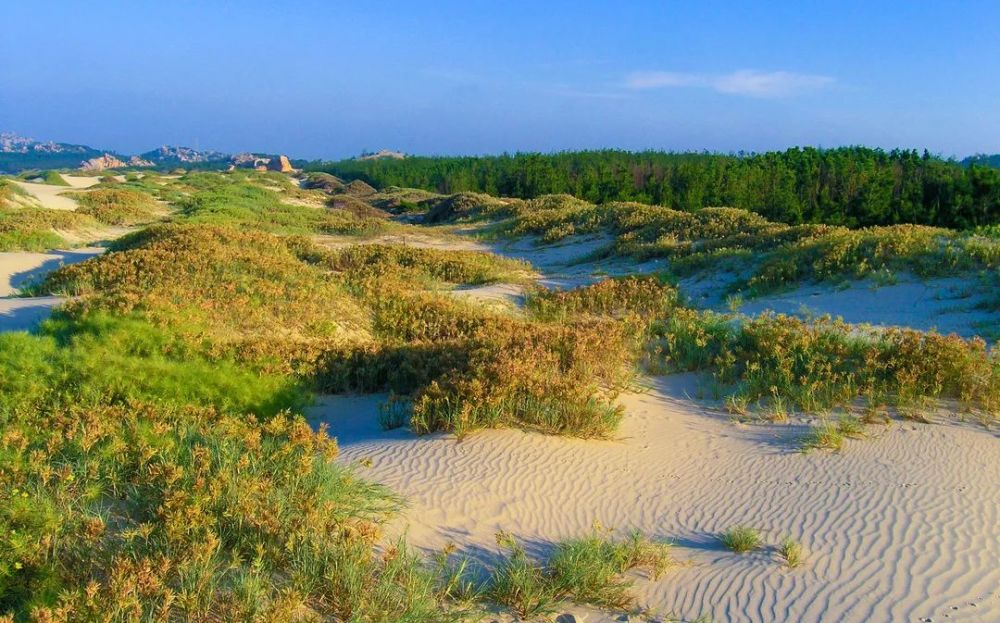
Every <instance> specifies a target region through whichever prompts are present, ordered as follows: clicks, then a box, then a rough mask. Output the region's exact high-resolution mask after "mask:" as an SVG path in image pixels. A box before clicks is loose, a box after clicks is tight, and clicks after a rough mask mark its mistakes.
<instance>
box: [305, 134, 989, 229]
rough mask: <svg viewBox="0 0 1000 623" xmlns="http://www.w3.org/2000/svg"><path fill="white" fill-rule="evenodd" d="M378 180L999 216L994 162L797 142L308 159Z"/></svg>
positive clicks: (844, 217)
mask: <svg viewBox="0 0 1000 623" xmlns="http://www.w3.org/2000/svg"><path fill="white" fill-rule="evenodd" d="M307 168H308V169H310V170H321V171H326V172H328V173H332V174H334V175H338V176H340V177H344V178H348V179H363V180H365V181H366V182H368V183H369V184H372V185H374V186H376V187H380V188H381V187H385V186H404V187H414V188H423V189H426V190H432V191H437V192H442V193H452V192H460V191H478V192H485V193H489V194H492V195H502V196H509V197H522V198H531V197H536V196H538V195H543V194H548V193H569V194H572V195H574V196H576V197H580V198H582V199H586V200H587V201H591V202H594V203H604V202H608V201H638V202H642V203H650V204H658V205H664V206H669V207H672V208H676V209H681V210H693V209H697V208H701V207H706V206H732V207H737V208H744V209H748V210H752V211H754V212H758V213H760V214H762V215H764V216H765V217H767V218H768V219H771V220H775V221H782V222H785V223H792V224H798V223H830V224H839V225H848V226H868V225H890V224H897V223H917V224H925V225H937V226H942V227H959V228H965V227H974V226H978V225H990V224H996V223H998V222H1000V169H996V168H993V167H988V166H981V165H980V164H979V163H976V162H973V163H971V164H969V165H968V166H963V164H962V163H959V162H956V161H954V160H944V159H941V158H938V157H935V156H932V155H930V154H928V153H927V152H926V151H925V152H924V153H922V154H921V153H918V152H916V151H907V150H893V151H889V152H886V151H882V150H879V149H869V148H864V147H844V148H838V149H815V148H795V149H789V150H787V151H783V152H768V153H762V154H731V155H723V154H711V153H667V152H652V151H647V152H627V151H616V150H605V151H583V152H560V153H555V154H533V153H530V154H529V153H524V154H504V155H501V156H485V157H410V158H406V159H402V160H394V159H381V160H345V161H341V162H333V163H330V162H327V163H313V164H312V165H310V166H309V167H307Z"/></svg>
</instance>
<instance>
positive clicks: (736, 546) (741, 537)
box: [719, 526, 764, 554]
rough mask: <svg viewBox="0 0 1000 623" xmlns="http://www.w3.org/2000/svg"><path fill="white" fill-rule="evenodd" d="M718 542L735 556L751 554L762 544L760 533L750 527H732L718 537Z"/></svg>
mask: <svg viewBox="0 0 1000 623" xmlns="http://www.w3.org/2000/svg"><path fill="white" fill-rule="evenodd" d="M719 541H721V542H722V545H723V546H724V547H725V548H727V549H731V550H733V551H734V552H736V553H737V554H745V553H747V552H752V551H754V550H755V549H759V548H760V546H761V545H763V543H764V540H763V538H762V537H761V536H760V532H759V531H758V530H757V529H755V528H751V527H750V526H733V527H732V528H730V529H728V530H726V531H725V532H723V533H722V534H720V535H719Z"/></svg>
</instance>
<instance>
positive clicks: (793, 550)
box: [778, 536, 804, 569]
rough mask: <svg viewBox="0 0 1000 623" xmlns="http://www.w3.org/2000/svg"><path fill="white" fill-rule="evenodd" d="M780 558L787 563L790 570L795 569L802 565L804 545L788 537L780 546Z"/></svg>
mask: <svg viewBox="0 0 1000 623" xmlns="http://www.w3.org/2000/svg"><path fill="white" fill-rule="evenodd" d="M778 556H780V557H781V559H782V560H784V561H785V565H786V566H787V567H788V568H789V569H794V568H796V567H798V566H799V565H801V564H802V560H803V556H804V554H803V551H802V544H801V543H799V542H798V541H796V540H794V539H793V538H792V537H790V536H786V537H785V538H784V539H782V540H781V544H780V545H778Z"/></svg>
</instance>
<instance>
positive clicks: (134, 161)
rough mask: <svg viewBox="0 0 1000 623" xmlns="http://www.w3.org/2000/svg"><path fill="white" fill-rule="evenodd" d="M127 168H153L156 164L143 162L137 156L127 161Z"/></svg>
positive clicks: (147, 161)
mask: <svg viewBox="0 0 1000 623" xmlns="http://www.w3.org/2000/svg"><path fill="white" fill-rule="evenodd" d="M128 166H130V167H155V166H156V164H155V163H153V162H150V161H149V160H143V159H142V158H140V157H139V156H132V157H131V158H129V159H128Z"/></svg>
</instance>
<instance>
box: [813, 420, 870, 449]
mask: <svg viewBox="0 0 1000 623" xmlns="http://www.w3.org/2000/svg"><path fill="white" fill-rule="evenodd" d="M863 435H864V429H863V427H862V424H861V422H860V421H859V420H858V419H857V418H855V417H853V416H850V415H843V416H841V417H840V418H838V419H837V421H835V422H830V421H823V422H822V423H820V424H818V425H816V426H813V427H812V430H810V431H809V433H808V434H807V435H806V436H805V437H804V438H803V439H802V448H803V450H806V451H808V450H813V449H824V450H832V451H835V452H836V451H839V450H840V449H841V448H843V446H844V441H845V440H846V439H857V438H859V437H861V436H863Z"/></svg>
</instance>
